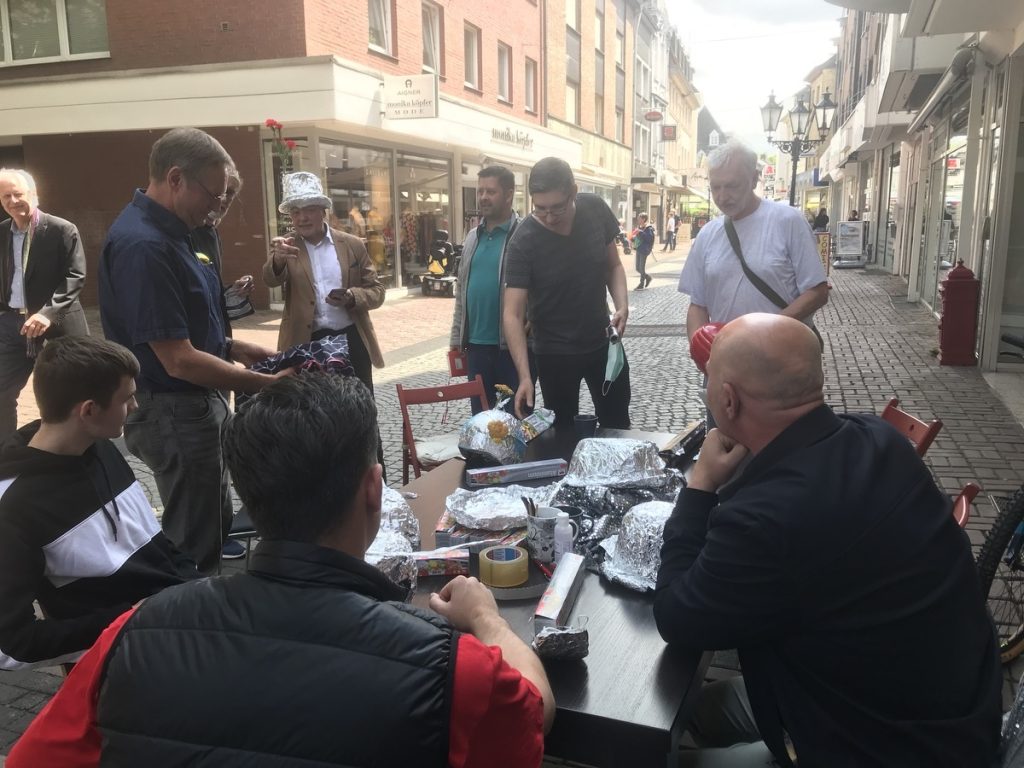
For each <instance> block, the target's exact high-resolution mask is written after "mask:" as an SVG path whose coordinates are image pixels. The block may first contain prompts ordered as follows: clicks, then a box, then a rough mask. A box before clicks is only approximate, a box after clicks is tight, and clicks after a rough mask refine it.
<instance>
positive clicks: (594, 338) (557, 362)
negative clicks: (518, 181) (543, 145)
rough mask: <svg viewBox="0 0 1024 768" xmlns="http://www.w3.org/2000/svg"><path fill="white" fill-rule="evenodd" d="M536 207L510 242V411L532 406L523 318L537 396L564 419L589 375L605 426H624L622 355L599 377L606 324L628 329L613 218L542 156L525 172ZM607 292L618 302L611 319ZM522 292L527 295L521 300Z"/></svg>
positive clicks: (575, 407)
mask: <svg viewBox="0 0 1024 768" xmlns="http://www.w3.org/2000/svg"><path fill="white" fill-rule="evenodd" d="M529 188H530V195H531V197H532V198H533V213H532V215H530V216H529V217H527V218H526V219H525V220H524V221H523V222H522V223H521V224H520V225H519V227H518V228H517V230H516V232H515V234H514V235H513V237H512V239H511V241H510V242H509V245H508V252H507V255H506V259H507V262H508V263H507V267H506V271H505V295H504V305H505V306H504V310H503V326H504V331H505V338H506V340H507V342H508V348H509V351H510V352H511V353H512V359H513V361H514V362H515V364H516V370H517V372H518V374H519V387H518V389H517V390H516V397H515V409H516V415H517V416H519V417H520V418H522V417H523V416H524V415H526V412H527V411H528V410H529V409H531V408H532V407H533V403H534V388H533V380H532V379H531V378H530V369H529V361H528V357H527V349H526V333H525V330H524V326H525V322H526V319H527V304H529V321H530V324H531V328H532V334H533V340H534V347H533V349H534V354H535V357H536V361H537V373H538V376H539V378H540V386H541V390H542V391H543V393H544V404H545V405H546V406H547V407H548V408H551V409H552V410H553V411H554V412H555V418H556V424H558V425H560V426H564V425H566V424H569V425H571V424H572V420H573V417H574V416H575V415H576V414H577V413H578V412H579V402H580V382H581V381H584V380H585V381H586V382H587V387H588V388H589V390H590V395H591V397H592V398H593V401H594V407H595V409H596V410H597V417H598V420H599V422H600V424H601V426H602V427H611V428H617V429H628V428H629V400H630V384H629V364H628V363H625V362H624V363H623V367H622V370H621V372H620V373H619V374H618V375H617V376H616V377H615V378H614V381H612V382H611V384H610V386H607V387H605V386H604V384H605V370H606V364H607V361H608V347H609V334H610V331H611V329H614V330H615V332H617V333H618V334H619V335H620V336H621V335H622V334H623V333H624V332H625V330H626V320H627V318H628V317H629V305H628V303H627V300H626V297H627V292H626V272H625V270H624V269H623V268H622V262H621V261H620V260H619V252H618V249H617V248H616V247H615V237H616V235H617V234H618V232H619V223H618V221H616V219H615V216H614V215H613V214H612V212H611V210H610V209H609V208H608V205H607V204H606V203H605V202H604V200H602V199H601V198H600V197H598V196H597V195H592V194H585V193H584V194H577V188H576V182H575V179H574V177H573V173H572V169H571V168H570V167H569V164H568V163H566V162H565V161H564V160H562V159H560V158H557V157H547V158H544V159H543V160H541V161H540V162H538V163H537V164H536V165H535V166H534V167H533V170H532V171H531V172H530V184H529ZM607 293H611V297H612V303H613V304H614V306H615V311H614V314H612V316H611V319H610V320H609V316H608V300H607ZM527 298H529V302H527Z"/></svg>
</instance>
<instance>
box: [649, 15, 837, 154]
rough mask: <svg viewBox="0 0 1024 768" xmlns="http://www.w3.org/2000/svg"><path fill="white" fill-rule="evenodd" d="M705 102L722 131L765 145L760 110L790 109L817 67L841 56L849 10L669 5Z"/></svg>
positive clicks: (671, 16) (672, 20)
mask: <svg viewBox="0 0 1024 768" xmlns="http://www.w3.org/2000/svg"><path fill="white" fill-rule="evenodd" d="M665 2H666V5H667V7H668V11H669V18H670V20H671V22H672V24H673V25H674V26H675V28H676V29H677V30H678V31H679V35H680V38H681V39H682V41H683V45H684V46H685V48H686V50H687V53H688V54H689V56H690V63H691V64H692V65H693V68H694V80H695V82H696V85H697V88H698V89H700V91H701V95H702V96H703V98H704V103H705V104H706V105H707V107H708V109H710V110H711V114H712V115H714V117H715V120H717V121H718V124H719V125H720V126H721V127H722V129H723V130H724V131H726V132H727V133H730V134H736V135H738V136H739V137H740V138H742V139H743V140H744V141H747V142H748V143H750V144H751V145H752V146H753V145H758V146H760V147H766V146H767V145H766V144H765V141H764V133H763V131H762V128H761V113H760V108H761V106H762V105H763V104H764V103H765V102H766V101H768V94H769V92H770V91H772V90H774V91H775V93H776V96H777V98H778V99H779V100H780V101H782V102H783V103H784V104H785V106H786V108H787V109H788V108H789V107H790V106H791V100H790V96H791V94H793V93H794V92H796V91H797V90H799V89H800V87H801V86H802V85H803V82H804V77H805V76H806V75H807V73H808V72H810V71H811V69H813V68H814V67H815V66H816V65H817V64H820V63H822V62H823V61H825V60H826V59H827V58H828V57H829V56H831V55H832V54H833V53H835V39H836V38H837V37H838V36H839V18H840V17H841V15H842V13H843V9H842V8H840V7H839V6H837V5H831V4H829V3H826V2H825V0H665Z"/></svg>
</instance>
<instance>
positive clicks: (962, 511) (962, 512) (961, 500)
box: [953, 483, 981, 528]
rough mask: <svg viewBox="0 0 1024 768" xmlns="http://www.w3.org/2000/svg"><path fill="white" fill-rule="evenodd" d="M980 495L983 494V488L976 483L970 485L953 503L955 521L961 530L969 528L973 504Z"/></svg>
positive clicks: (964, 488)
mask: <svg viewBox="0 0 1024 768" xmlns="http://www.w3.org/2000/svg"><path fill="white" fill-rule="evenodd" d="M979 493H981V488H979V487H978V486H977V485H976V484H975V483H968V484H967V485H965V486H964V487H963V489H962V490H961V491H960V495H959V496H957V497H956V500H955V501H954V502H953V519H954V520H956V524H957V525H959V526H960V527H961V528H966V527H967V521H968V520H970V518H971V502H973V501H974V497H975V496H977V495H978V494H979Z"/></svg>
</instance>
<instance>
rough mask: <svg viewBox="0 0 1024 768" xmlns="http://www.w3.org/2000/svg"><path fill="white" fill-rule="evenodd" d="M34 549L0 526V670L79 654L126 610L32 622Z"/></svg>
mask: <svg viewBox="0 0 1024 768" xmlns="http://www.w3.org/2000/svg"><path fill="white" fill-rule="evenodd" d="M45 566H46V562H45V558H44V555H43V551H42V549H41V548H40V547H38V546H34V545H33V544H32V543H31V542H29V541H27V540H26V535H25V532H24V531H19V530H18V529H17V528H15V527H14V526H10V525H3V526H0V669H20V668H24V667H27V666H46V665H47V664H52V663H55V660H59V659H61V657H64V656H68V655H69V654H74V653H78V652H80V651H84V650H86V649H87V648H89V646H91V645H92V644H93V643H94V642H95V640H96V638H97V637H99V636H100V633H101V632H102V631H103V630H104V629H105V628H106V627H107V625H108V624H110V622H111V621H113V620H114V619H115V618H117V617H118V616H119V615H121V614H122V613H124V612H125V611H126V610H128V609H129V608H130V607H131V605H129V604H124V605H117V606H111V607H109V608H106V609H104V610H103V611H97V612H96V613H92V614H88V615H86V616H79V617H76V618H73V619H38V618H36V615H35V610H34V608H33V605H32V603H33V601H34V600H35V599H36V596H37V595H38V594H39V591H40V587H41V585H42V584H43V580H44V579H45V578H46V576H45Z"/></svg>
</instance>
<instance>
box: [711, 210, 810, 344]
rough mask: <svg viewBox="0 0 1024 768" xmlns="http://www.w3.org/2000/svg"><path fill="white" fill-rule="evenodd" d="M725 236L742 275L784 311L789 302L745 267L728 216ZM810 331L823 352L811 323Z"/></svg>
mask: <svg viewBox="0 0 1024 768" xmlns="http://www.w3.org/2000/svg"><path fill="white" fill-rule="evenodd" d="M725 234H726V235H727V236H728V237H729V245H731V246H732V249H733V251H734V252H735V254H736V256H737V257H738V258H739V260H740V266H741V267H743V274H744V275H746V276H747V280H749V281H750V282H751V283H753V285H754V287H755V288H757V290H759V291H760V292H761V293H762V294H763V295H764V297H765V298H766V299H768V301H770V302H771V303H772V304H774V305H775V306H776V307H778V308H779V309H785V308H786V307H788V306H789V302H788V301H786V300H785V299H783V298H782V297H781V296H779V294H778V293H776V292H775V289H774V288H772V287H771V286H770V285H768V283H766V282H765V281H764V280H762V279H761V278H760V277H758V276H757V275H756V274H755V273H754V270H752V269H751V268H750V267H748V266H747V260H746V259H744V258H743V249H742V248H740V238H739V236H738V235H737V234H736V227H735V226H733V223H732V219H730V218H729V217H728V216H726V217H725ZM811 330H812V331H814V335H815V336H817V337H818V343H819V344H820V345H821V350H822V352H824V351H825V340H824V339H823V338H821V334H820V333H818V329H817V328H816V327H815V326H814V323H811Z"/></svg>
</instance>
